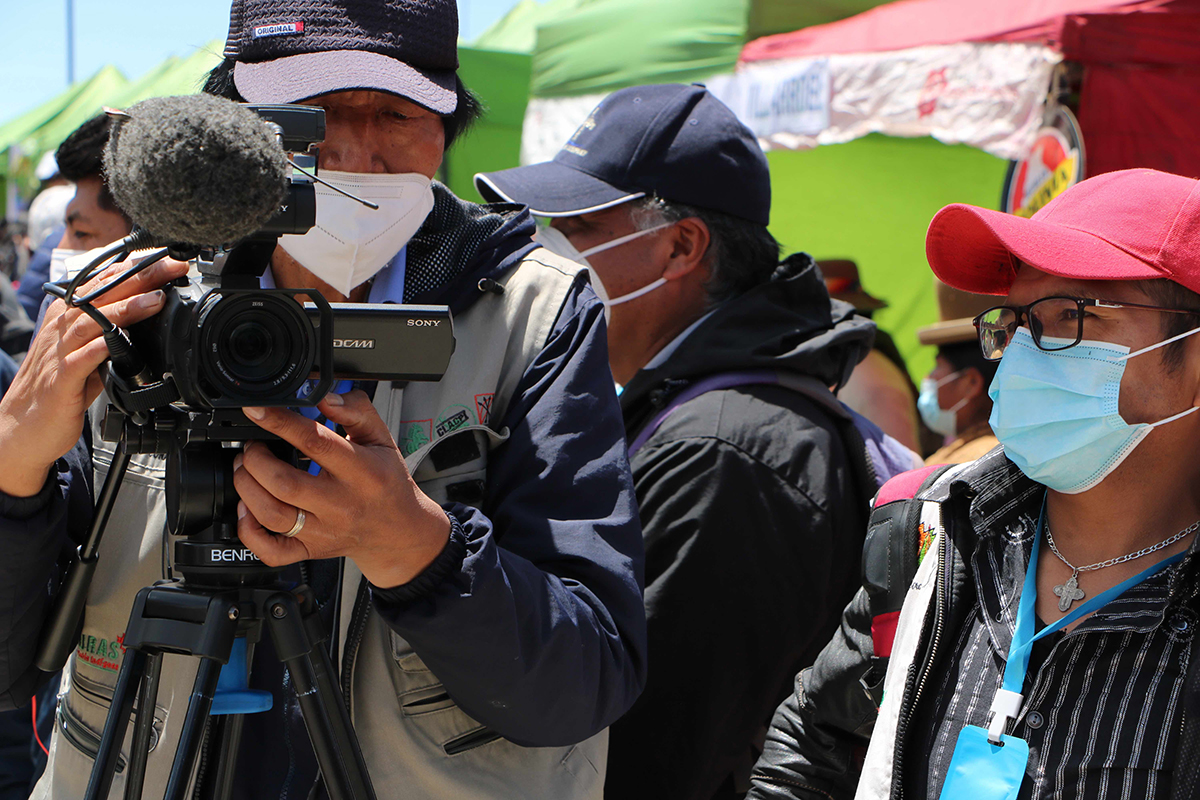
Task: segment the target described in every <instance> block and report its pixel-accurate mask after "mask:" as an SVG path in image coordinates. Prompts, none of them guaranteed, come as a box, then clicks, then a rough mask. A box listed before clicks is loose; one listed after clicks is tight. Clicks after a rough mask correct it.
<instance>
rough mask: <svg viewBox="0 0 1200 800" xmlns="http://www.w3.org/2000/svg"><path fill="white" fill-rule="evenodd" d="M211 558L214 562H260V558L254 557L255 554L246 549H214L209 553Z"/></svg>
mask: <svg viewBox="0 0 1200 800" xmlns="http://www.w3.org/2000/svg"><path fill="white" fill-rule="evenodd" d="M209 558H210V559H211V560H212V561H235V562H241V561H258V560H259V559H258V556H256V555H254V553H253V552H252V551H250V550H248V549H246V548H245V547H243V548H241V549H240V550H234V549H232V548H226V549H221V548H217V547H214V548H213V549H212V550H210V551H209Z"/></svg>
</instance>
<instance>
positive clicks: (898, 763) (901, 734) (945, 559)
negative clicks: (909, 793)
mask: <svg viewBox="0 0 1200 800" xmlns="http://www.w3.org/2000/svg"><path fill="white" fill-rule="evenodd" d="M922 502H924V501H922ZM938 528H939V529H940V530H941V534H942V541H941V545H940V546H939V548H938V576H937V584H936V585H935V587H934V613H933V635H932V638H931V639H930V642H929V649H928V650H927V651H926V652H925V655H924V657H923V658H922V659H921V663H920V666H919V667H918V670H919V671H918V672H917V673H916V674H915V675H913V674H912V673H910V678H909V685H908V686H906V687H905V688H904V698H903V699H902V700H901V703H900V716H899V719H898V720H897V721H896V743H895V745H894V749H893V752H892V796H893V797H895V798H897V800H900V799H901V798H903V797H904V783H903V781H901V779H900V770H901V767H902V765H903V764H904V761H903V759H904V740H905V737H906V736H907V734H908V723H909V722H910V720H911V719H912V712H913V710H914V709H915V708H916V706H917V703H918V702H919V701H920V699H921V693H922V692H923V691H924V690H925V682H926V680H928V678H929V668H930V665H931V664H932V663H933V661H934V659H935V658H936V657H937V654H938V648H939V646H940V645H941V640H942V629H943V628H944V627H945V625H946V603H947V599H948V598H949V595H950V575H951V570H952V566H951V563H950V535H949V534H948V533H947V532H946V524H945V520H944V519H943V518H942V504H941V503H938ZM914 666H916V665H914ZM913 678H915V689H914V688H913V684H914V680H913ZM910 690H911V691H910ZM910 697H911V699H909V698H910ZM906 700H907V702H905V701H906Z"/></svg>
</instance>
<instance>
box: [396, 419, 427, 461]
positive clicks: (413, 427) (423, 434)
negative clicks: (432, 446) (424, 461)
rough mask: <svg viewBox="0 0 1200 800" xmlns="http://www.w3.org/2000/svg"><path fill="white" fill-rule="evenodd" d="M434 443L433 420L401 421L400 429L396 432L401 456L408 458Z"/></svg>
mask: <svg viewBox="0 0 1200 800" xmlns="http://www.w3.org/2000/svg"><path fill="white" fill-rule="evenodd" d="M432 441H433V420H431V419H410V420H408V421H404V420H401V421H400V428H399V430H397V431H396V444H398V445H400V453H401V455H403V456H405V457H407V456H410V455H412V454H413V453H415V452H417V451H418V450H420V449H421V448H422V447H424V446H425V445H427V444H429V443H430V442H432Z"/></svg>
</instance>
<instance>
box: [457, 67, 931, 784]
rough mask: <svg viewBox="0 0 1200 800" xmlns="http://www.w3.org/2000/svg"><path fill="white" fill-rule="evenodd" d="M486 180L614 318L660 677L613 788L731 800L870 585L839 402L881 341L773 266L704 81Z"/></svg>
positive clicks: (615, 97) (621, 751) (750, 160)
mask: <svg viewBox="0 0 1200 800" xmlns="http://www.w3.org/2000/svg"><path fill="white" fill-rule="evenodd" d="M475 180H476V187H477V188H478V189H479V191H480V192H481V194H483V196H484V197H485V198H488V199H490V200H508V201H512V202H517V203H524V204H527V205H528V206H529V207H530V209H531V210H532V211H533V213H534V214H535V215H540V216H545V217H548V218H550V221H551V227H550V228H549V229H547V230H543V231H542V232H540V234H539V238H540V239H541V241H542V243H543V244H544V245H546V246H547V247H548V248H550V249H552V250H554V251H556V252H559V253H562V254H564V255H568V256H569V257H572V258H574V259H576V260H579V261H582V262H583V263H586V264H588V265H589V266H590V268H591V270H592V277H593V281H594V285H595V286H596V289H597V291H598V292H599V293H600V296H601V299H602V300H603V301H604V303H605V305H606V307H607V311H608V313H609V314H610V319H609V325H608V342H609V363H610V365H611V368H612V377H613V379H614V380H615V381H616V382H617V383H618V384H620V385H621V386H623V387H624V388H623V391H622V393H621V396H620V400H621V408H622V411H623V412H624V415H625V429H626V435H627V438H628V441H629V442H630V457H631V465H632V467H633V474H634V485H635V488H636V490H637V499H638V504H639V511H640V515H641V519H642V526H643V530H644V538H645V544H646V612H647V616H648V622H649V636H650V651H649V652H650V662H651V663H652V664H653V666H652V667H651V668H650V675H649V679H648V682H647V685H646V690H645V692H644V694H643V695H642V697H641V698H640V699H639V700H638V702H637V703H636V704H635V705H634V708H633V709H632V710H631V711H630V712H629V714H627V715H626V716H625V717H624V718H623V719H621V720H620V721H619V722H617V723H616V724H615V725H614V726H613V728H612V738H611V742H610V750H609V759H608V777H607V783H606V785H605V795H606V796H607V797H610V798H614V799H619V800H636V798H665V797H670V798H676V799H679V798H694V799H696V800H699V798H705V800H707V799H708V798H732V797H735V796H737V795H739V794H740V793H742V792H744V791H745V789H746V781H747V778H748V775H749V769H750V766H751V764H752V763H753V759H754V758H755V755H756V753H757V748H758V743H759V742H761V737H762V735H764V734H765V725H766V722H767V721H768V718H769V716H770V713H771V709H772V708H773V707H774V705H776V704H777V703H778V702H779V700H780V699H781V698H782V697H783V696H784V694H786V692H787V690H788V687H789V686H790V679H791V676H792V675H793V674H794V673H795V671H796V669H798V668H799V667H800V666H802V665H804V664H806V663H808V662H810V661H811V660H812V659H813V658H814V657H815V655H816V653H817V649H818V648H819V646H820V644H822V643H823V642H824V641H825V640H826V639H827V638H828V636H829V634H830V633H831V632H832V630H833V627H834V626H835V625H836V623H837V620H838V618H839V615H840V613H841V609H842V606H843V605H844V604H845V602H846V601H847V600H848V599H849V597H850V594H851V593H852V592H853V586H852V585H853V584H855V583H856V582H857V576H858V563H859V554H860V551H861V547H862V539H863V534H864V531H865V529H864V527H863V525H864V522H865V513H866V510H867V501H868V500H869V498H870V496H871V495H872V494H874V492H875V490H876V488H877V486H876V485H875V484H874V483H872V484H871V485H870V486H867V485H865V482H864V481H861V480H859V479H858V472H857V471H856V469H855V465H856V464H857V461H856V452H855V450H856V447H855V445H853V444H851V443H850V441H849V439H848V438H847V437H849V436H850V435H851V434H850V432H849V431H848V429H849V428H853V425H851V424H849V423H847V422H845V421H844V420H845V419H846V417H847V416H848V412H846V411H845V407H844V406H842V405H841V404H839V403H837V401H836V400H835V399H834V398H833V396H832V395H831V394H830V392H829V390H828V387H831V386H832V387H837V386H841V385H842V384H843V383H844V382H845V381H846V379H847V377H848V376H849V374H850V371H851V370H852V369H853V368H854V366H855V365H856V364H857V363H859V362H860V361H861V360H862V358H863V357H864V356H865V355H866V354H867V352H868V351H869V350H870V347H871V340H872V337H873V334H874V328H875V326H874V325H873V324H872V323H871V322H869V321H868V320H866V319H864V318H862V317H860V316H857V315H856V314H855V313H854V310H853V309H852V308H851V307H850V306H849V305H846V304H844V303H837V302H833V303H831V301H830V299H829V295H828V293H827V292H826V290H825V286H824V284H823V282H822V280H821V276H820V273H819V272H818V271H817V269H816V265H815V263H814V262H813V260H812V259H811V258H809V256H807V255H806V254H803V253H800V254H796V255H793V256H790V257H789V258H787V259H785V260H784V261H783V263H780V262H779V245H778V243H777V242H776V241H775V238H774V237H773V236H772V235H771V234H770V233H769V232H768V230H767V222H768V218H769V215H770V206H771V185H770V174H769V172H768V169H767V161H766V158H765V156H764V155H763V152H762V150H761V149H760V148H759V146H758V142H757V141H756V139H755V138H754V135H753V134H752V133H751V132H750V131H749V130H747V128H746V127H745V126H744V125H743V124H742V123H741V122H739V121H738V119H737V117H735V116H734V114H733V112H732V111H730V110H729V108H727V107H726V106H725V105H724V104H723V103H721V101H720V100H718V99H717V98H716V97H714V96H713V95H712V94H710V93H709V92H708V91H707V90H706V89H705V88H704V87H702V86H682V85H678V84H670V85H658V86H640V87H635V88H630V89H622V90H620V91H618V92H614V93H613V94H612V95H610V96H609V97H608V98H606V99H605V100H604V101H603V102H601V103H600V105H599V106H598V107H597V108H596V109H595V110H594V111H592V113H591V114H590V115H589V116H588V117H587V120H586V121H585V122H584V123H583V125H582V126H580V128H579V129H578V130H577V131H576V133H575V134H574V135H573V136H572V137H571V140H570V141H569V142H568V143H567V144H566V145H565V146H564V147H563V149H562V150H561V151H560V152H559V154H558V155H557V156H556V157H555V159H554V161H552V162H548V163H543V164H534V165H531V166H527V167H518V168H515V169H511V170H505V171H502V172H495V173H484V174H480V175H476V178H475ZM791 379H795V380H797V381H801V382H804V381H806V382H808V384H811V385H815V387H816V389H817V390H819V393H818V395H816V396H814V395H813V394H805V393H802V392H799V391H796V390H794V389H793V388H790V387H789V386H788V385H787V383H788V381H789V380H791ZM817 396H819V397H821V398H824V400H818V399H816V397H817ZM826 401H827V402H828V403H829V404H831V405H832V406H834V407H836V408H837V409H838V410H839V411H838V412H837V413H834V412H831V410H830V405H826V404H825V402H826ZM866 424H867V425H870V423H866ZM871 427H872V428H873V429H874V430H875V432H876V434H877V435H878V437H880V438H882V436H883V434H882V433H879V432H878V429H877V428H874V426H871ZM888 441H889V442H891V444H892V445H894V446H895V447H896V448H898V449H899V451H901V452H902V453H903V459H902V464H903V465H902V466H901V467H900V468H902V469H908V468H910V466H911V465H912V463H913V458H915V455H914V454H912V453H911V452H910V451H908V450H907V449H905V448H902V447H901V446H900V445H899V444H898V443H896V442H894V440H888ZM862 447H863V445H862V439H861V438H860V439H858V443H857V449H858V450H860V451H861V449H862ZM857 456H858V459H862V458H864V456H863V455H862V454H861V453H858V454H857Z"/></svg>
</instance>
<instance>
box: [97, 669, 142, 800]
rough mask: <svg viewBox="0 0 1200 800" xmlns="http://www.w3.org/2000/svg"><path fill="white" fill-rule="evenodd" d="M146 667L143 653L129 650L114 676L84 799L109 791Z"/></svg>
mask: <svg viewBox="0 0 1200 800" xmlns="http://www.w3.org/2000/svg"><path fill="white" fill-rule="evenodd" d="M145 667H146V654H145V653H144V652H142V651H141V650H135V649H133V648H129V649H127V650H126V651H125V660H124V661H122V662H121V670H120V671H119V672H118V673H117V685H116V687H114V689H113V699H112V705H111V706H109V709H108V718H107V719H106V720H105V721H104V733H103V734H101V736H100V747H99V749H98V750H97V751H96V762H95V763H94V764H93V765H92V776H91V778H89V779H88V787H87V793H86V794H84V798H85V800H104V798H107V797H108V792H109V789H111V788H112V781H113V775H114V774H116V771H117V760H118V759H119V758H120V756H121V742H123V741H125V731H126V730H127V729H128V728H129V713H130V711H132V710H133V692H134V690H135V688H136V687H137V686H138V684H139V682H140V681H141V678H142V672H143V671H144V670H145Z"/></svg>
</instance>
